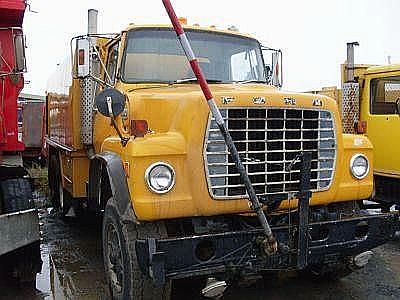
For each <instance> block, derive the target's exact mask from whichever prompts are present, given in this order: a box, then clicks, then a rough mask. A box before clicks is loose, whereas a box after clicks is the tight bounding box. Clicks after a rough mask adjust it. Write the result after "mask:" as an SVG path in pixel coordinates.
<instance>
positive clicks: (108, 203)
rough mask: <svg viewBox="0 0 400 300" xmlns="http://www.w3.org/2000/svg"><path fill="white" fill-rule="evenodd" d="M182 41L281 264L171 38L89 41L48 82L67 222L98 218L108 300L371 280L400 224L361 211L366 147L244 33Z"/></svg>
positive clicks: (331, 106) (163, 33)
mask: <svg viewBox="0 0 400 300" xmlns="http://www.w3.org/2000/svg"><path fill="white" fill-rule="evenodd" d="M92 13H93V12H92ZM95 15H96V18H97V14H95ZM90 24H92V23H91V22H90V21H89V25H90ZM90 28H92V26H89V29H90ZM184 28H185V30H186V31H187V37H188V39H189V40H190V42H191V44H192V45H193V49H194V52H195V54H196V56H197V57H198V62H199V64H200V67H201V68H202V70H203V72H204V74H205V76H206V79H207V81H208V83H209V85H210V88H211V90H212V92H213V95H214V98H215V101H216V103H217V107H218V109H219V111H220V113H221V115H222V117H223V119H224V122H225V124H226V126H227V128H228V130H229V132H230V134H231V136H232V139H233V141H234V143H235V146H236V148H237V149H238V151H239V155H240V158H241V160H242V162H243V164H244V165H245V168H246V171H247V173H248V175H249V177H250V180H251V183H252V185H253V187H254V189H255V192H256V193H257V196H258V197H259V199H260V201H261V203H262V206H263V209H264V210H265V212H266V213H267V216H268V219H269V220H270V221H271V226H272V230H273V232H274V234H275V236H276V239H277V241H278V244H279V251H278V253H276V254H272V255H270V254H267V253H266V251H264V250H263V246H262V243H260V237H261V236H262V235H263V234H262V230H261V229H260V224H259V223H258V219H257V217H256V216H255V214H254V210H253V208H252V207H251V205H249V200H248V195H247V193H246V190H245V189H244V185H243V183H242V181H241V178H240V176H239V174H238V171H237V169H236V167H235V164H234V162H233V161H232V158H231V157H230V153H229V150H228V148H227V146H226V145H225V143H224V139H223V137H222V134H221V132H220V130H219V129H218V127H217V123H216V120H215V119H214V118H213V116H212V115H211V114H210V111H209V109H208V107H207V104H206V103H205V102H204V99H203V95H202V92H201V89H200V88H199V86H198V84H197V80H196V78H195V76H194V74H193V73H192V71H191V68H190V65H189V63H188V62H187V60H186V57H185V53H184V51H183V50H182V49H181V48H180V46H179V42H178V40H177V38H176V35H175V33H174V31H173V29H172V27H170V26H168V25H130V26H129V27H128V28H127V29H126V30H124V31H122V32H121V33H118V34H115V35H111V36H110V35H101V34H98V33H95V32H93V31H92V30H89V34H88V35H85V36H79V37H76V38H75V39H74V40H73V43H72V45H73V51H72V53H74V55H73V57H72V58H70V59H69V63H67V64H66V65H64V66H60V67H59V70H57V71H56V72H55V73H54V76H52V78H51V79H50V80H49V86H50V87H51V88H49V89H48V93H47V103H48V116H49V118H48V127H47V130H48V136H47V138H46V141H47V144H48V145H49V174H52V176H51V177H50V178H49V181H50V187H51V190H52V195H53V201H54V203H55V205H57V206H58V207H59V208H60V209H61V210H62V211H63V212H64V213H67V212H68V211H69V210H70V207H71V206H72V207H74V208H76V209H78V210H79V209H81V208H88V209H91V210H94V211H99V212H103V213H104V216H103V229H102V230H103V251H104V264H105V270H106V278H107V280H108V283H109V285H110V289H111V292H112V295H113V297H114V298H120V297H132V298H135V299H143V298H142V296H141V295H143V294H142V291H144V293H145V294H147V295H151V296H152V297H153V298H155V299H168V297H169V295H170V289H171V281H172V280H175V279H180V278H191V277H206V278H207V277H209V279H210V280H211V279H212V278H214V281H211V282H214V285H212V284H210V285H207V286H206V288H205V290H206V292H205V293H206V295H207V293H208V292H207V291H210V289H213V287H215V280H216V281H217V282H218V284H217V286H219V287H221V286H223V283H224V282H225V285H226V281H228V279H230V278H232V277H230V276H233V277H235V276H245V274H257V273H260V272H261V271H262V270H277V269H280V270H298V269H307V270H310V271H311V270H312V271H313V272H314V273H318V274H320V275H327V274H331V275H333V274H335V275H338V276H343V275H345V274H348V273H349V272H351V270H354V269H356V268H358V267H361V266H362V265H363V264H364V263H363V262H366V261H367V260H368V259H367V258H368V257H370V255H371V253H370V252H369V250H370V249H372V248H374V247H376V246H378V245H380V244H382V243H384V242H385V241H387V240H388V239H390V238H391V237H392V236H393V234H394V230H395V226H397V225H396V224H397V223H396V222H397V221H396V220H397V219H396V215H395V214H390V213H388V214H377V215H375V216H368V215H364V214H363V213H362V212H361V211H360V209H359V207H358V203H359V201H360V200H362V199H365V198H368V197H370V195H371V193H372V188H373V177H372V171H371V169H372V167H373V165H372V163H373V156H372V152H373V149H372V145H371V143H370V141H369V140H368V138H366V137H365V136H362V135H354V134H342V127H341V121H340V116H339V110H338V106H337V103H336V102H335V101H334V100H333V99H332V98H329V97H326V96H322V95H321V96H316V95H313V94H302V93H293V92H286V91H282V90H281V89H280V85H281V78H280V77H279V75H278V73H279V72H277V70H279V67H277V65H278V66H279V64H277V62H279V61H280V58H279V54H276V53H280V52H279V51H275V50H273V53H275V54H273V55H272V57H273V59H272V61H271V62H267V61H266V57H265V56H263V47H262V46H261V44H260V43H259V42H258V41H257V40H256V39H255V38H253V37H251V36H249V35H246V34H241V33H239V32H237V31H234V30H220V29H216V28H209V27H200V26H187V25H186V26H184ZM67 61H68V60H67ZM271 70H272V71H271ZM71 71H72V74H73V76H72V77H68V76H67V75H66V74H70V72H71ZM273 84H275V86H274V85H273ZM305 153H306V154H305ZM304 157H308V160H307V161H308V163H309V164H308V165H307V163H305V159H304ZM304 183H305V184H304ZM303 198H304V199H306V201H305V203H306V206H304V207H303V208H305V209H301V210H300V209H298V207H299V206H298V203H299V202H300V200H299V199H303ZM303 221H306V223H304V222H303ZM308 222H309V223H308ZM299 224H306V226H305V227H304V228H302V229H301V230H300V229H299ZM382 228H383V229H384V233H383V232H382ZM298 230H300V232H306V234H305V235H304V236H300V234H299V233H298V232H299V231H298ZM303 230H305V231H303ZM301 235H302V234H301ZM304 237H305V238H304ZM299 253H301V254H299ZM300 256H301V257H300ZM330 259H334V261H335V263H333V264H332V263H328V261H330ZM343 270H345V271H344V272H342V271H343ZM215 276H217V279H215ZM211 277H212V278H211Z"/></svg>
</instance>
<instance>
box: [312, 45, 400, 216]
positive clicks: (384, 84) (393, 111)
mask: <svg viewBox="0 0 400 300" xmlns="http://www.w3.org/2000/svg"><path fill="white" fill-rule="evenodd" d="M355 45H358V43H348V44H347V49H348V50H347V51H348V55H347V63H346V64H343V65H342V66H341V81H342V88H341V89H338V88H337V87H325V88H322V89H321V90H320V91H314V92H315V93H318V94H323V95H328V96H331V97H333V98H334V99H336V100H337V101H338V103H339V107H340V108H341V113H342V121H343V132H345V133H358V134H364V135H365V136H367V137H368V139H369V140H370V141H371V142H372V144H373V146H374V168H373V172H374V182H375V190H374V193H373V197H372V200H374V201H376V202H378V203H380V204H382V205H383V206H384V208H386V209H388V208H389V207H391V206H393V204H397V205H400V155H399V150H398V149H399V148H400V65H394V64H391V65H382V66H378V65H365V64H354V46H355Z"/></svg>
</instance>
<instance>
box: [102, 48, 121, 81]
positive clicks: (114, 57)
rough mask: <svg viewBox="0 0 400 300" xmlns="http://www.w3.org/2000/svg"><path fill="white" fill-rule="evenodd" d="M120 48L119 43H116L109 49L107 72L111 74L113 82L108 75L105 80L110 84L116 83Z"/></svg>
mask: <svg viewBox="0 0 400 300" xmlns="http://www.w3.org/2000/svg"><path fill="white" fill-rule="evenodd" d="M118 48H119V43H116V44H115V45H113V46H112V47H111V48H110V49H109V51H108V57H107V73H108V74H109V75H110V79H111V82H110V79H109V78H108V76H107V75H106V76H105V81H106V82H107V83H109V84H114V83H115V76H116V70H117V62H118Z"/></svg>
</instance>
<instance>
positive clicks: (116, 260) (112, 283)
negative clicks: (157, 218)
mask: <svg viewBox="0 0 400 300" xmlns="http://www.w3.org/2000/svg"><path fill="white" fill-rule="evenodd" d="M112 201H113V199H112V198H111V199H110V200H109V201H108V203H107V205H106V208H105V212H104V218H103V258H104V268H105V273H106V279H107V283H108V285H109V287H110V292H111V295H112V298H113V299H135V300H156V299H160V300H161V299H163V300H164V299H167V300H168V299H170V294H171V282H170V281H169V282H167V283H166V284H165V285H164V286H163V287H156V286H154V284H153V283H152V280H151V279H150V278H148V277H147V276H146V275H144V274H143V273H142V271H141V270H140V268H139V264H138V261H137V256H136V249H135V241H136V239H142V238H149V237H154V238H161V237H166V230H165V226H164V224H163V223H162V222H148V223H143V224H139V225H138V224H134V223H133V222H129V223H127V222H122V221H121V218H120V216H119V214H118V212H117V210H116V208H115V207H114V206H113V205H112V203H111V202H112Z"/></svg>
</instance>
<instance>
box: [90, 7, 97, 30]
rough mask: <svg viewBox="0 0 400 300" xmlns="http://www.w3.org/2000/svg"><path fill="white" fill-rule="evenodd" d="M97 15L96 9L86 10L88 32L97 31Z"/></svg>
mask: <svg viewBox="0 0 400 300" xmlns="http://www.w3.org/2000/svg"><path fill="white" fill-rule="evenodd" d="M97 15H98V11H97V10H96V9H89V10H88V34H96V33H97Z"/></svg>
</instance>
